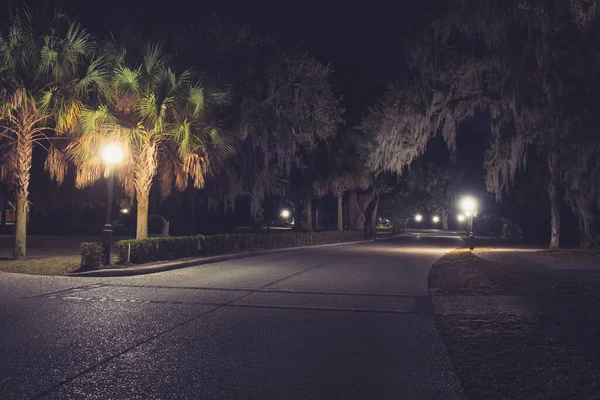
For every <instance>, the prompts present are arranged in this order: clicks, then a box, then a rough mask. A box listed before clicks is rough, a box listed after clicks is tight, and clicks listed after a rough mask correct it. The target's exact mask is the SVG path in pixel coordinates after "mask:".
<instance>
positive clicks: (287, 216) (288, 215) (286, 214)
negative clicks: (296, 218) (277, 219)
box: [281, 210, 291, 218]
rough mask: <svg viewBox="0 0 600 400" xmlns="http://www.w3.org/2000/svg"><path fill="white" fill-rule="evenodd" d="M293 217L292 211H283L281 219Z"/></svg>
mask: <svg viewBox="0 0 600 400" xmlns="http://www.w3.org/2000/svg"><path fill="white" fill-rule="evenodd" d="M290 215H291V213H290V210H281V217H282V218H289V217H290Z"/></svg>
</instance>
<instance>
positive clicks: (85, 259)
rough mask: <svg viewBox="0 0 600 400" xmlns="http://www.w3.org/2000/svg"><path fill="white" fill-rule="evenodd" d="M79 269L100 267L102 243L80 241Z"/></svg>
mask: <svg viewBox="0 0 600 400" xmlns="http://www.w3.org/2000/svg"><path fill="white" fill-rule="evenodd" d="M79 248H80V251H81V269H82V270H92V269H99V268H101V267H102V243H81V245H80V246H79Z"/></svg>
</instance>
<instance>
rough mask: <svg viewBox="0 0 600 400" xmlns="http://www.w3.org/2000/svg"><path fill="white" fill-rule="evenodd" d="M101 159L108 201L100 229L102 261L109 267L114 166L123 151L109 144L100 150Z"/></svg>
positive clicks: (121, 157)
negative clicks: (104, 169) (104, 171)
mask: <svg viewBox="0 0 600 400" xmlns="http://www.w3.org/2000/svg"><path fill="white" fill-rule="evenodd" d="M102 159H103V160H104V162H105V163H106V166H107V168H108V181H107V183H106V184H107V186H108V201H107V203H106V219H105V220H104V229H102V261H103V262H104V265H110V250H111V245H112V232H113V231H112V203H113V185H114V180H115V166H116V165H117V164H119V163H120V162H121V160H122V159H123V150H122V149H121V147H119V146H118V145H115V144H109V145H106V146H104V148H103V149H102Z"/></svg>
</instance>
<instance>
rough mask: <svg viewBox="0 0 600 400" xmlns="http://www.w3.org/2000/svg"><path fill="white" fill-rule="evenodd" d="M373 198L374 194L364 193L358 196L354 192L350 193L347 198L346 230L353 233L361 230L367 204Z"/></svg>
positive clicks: (363, 224) (365, 218)
mask: <svg viewBox="0 0 600 400" xmlns="http://www.w3.org/2000/svg"><path fill="white" fill-rule="evenodd" d="M373 198H375V193H374V192H371V193H365V194H361V195H359V194H358V193H357V192H356V191H351V192H350V194H349V196H348V228H349V229H351V230H355V231H360V230H363V229H364V227H365V222H366V220H367V217H366V216H365V212H366V210H367V208H368V207H369V204H371V202H372V201H373Z"/></svg>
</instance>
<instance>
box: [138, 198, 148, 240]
mask: <svg viewBox="0 0 600 400" xmlns="http://www.w3.org/2000/svg"><path fill="white" fill-rule="evenodd" d="M147 237H148V196H147V195H146V196H145V197H144V196H138V198H137V223H136V229H135V238H136V239H146V238H147Z"/></svg>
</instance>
